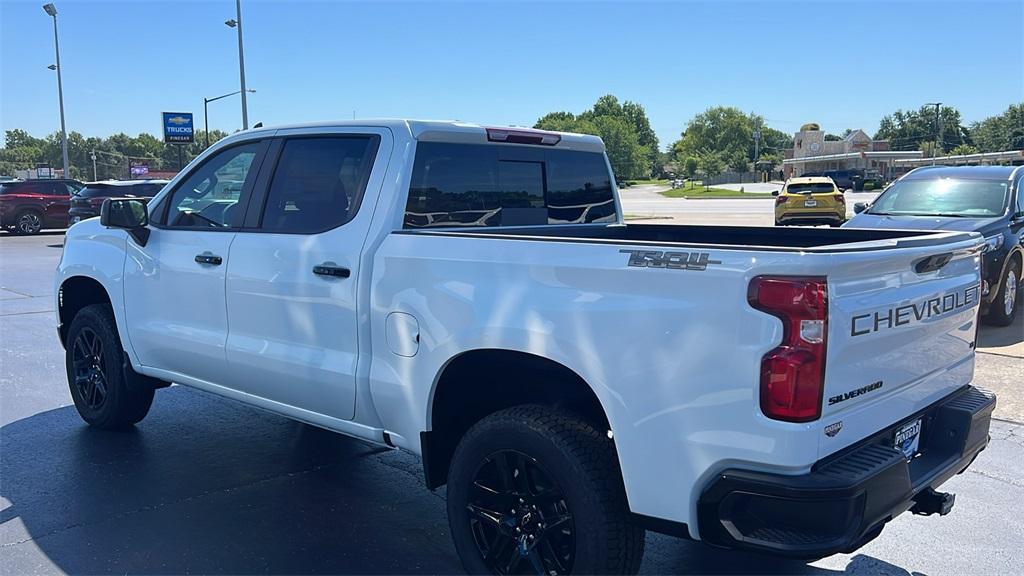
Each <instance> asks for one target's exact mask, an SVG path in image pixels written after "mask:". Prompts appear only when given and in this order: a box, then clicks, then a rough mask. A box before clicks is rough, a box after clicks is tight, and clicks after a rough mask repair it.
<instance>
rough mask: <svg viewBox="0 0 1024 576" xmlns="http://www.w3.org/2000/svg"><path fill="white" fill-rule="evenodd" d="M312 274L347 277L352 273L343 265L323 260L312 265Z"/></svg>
mask: <svg viewBox="0 0 1024 576" xmlns="http://www.w3.org/2000/svg"><path fill="white" fill-rule="evenodd" d="M313 274H316V275H317V276H331V277H333V278H348V277H349V276H351V275H352V271H351V270H349V269H348V268H345V267H344V266H338V265H337V264H335V263H334V262H324V263H323V264H320V265H318V266H313Z"/></svg>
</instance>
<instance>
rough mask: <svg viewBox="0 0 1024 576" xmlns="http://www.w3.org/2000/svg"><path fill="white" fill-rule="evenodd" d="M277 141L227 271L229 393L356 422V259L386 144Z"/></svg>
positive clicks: (353, 134) (385, 136) (345, 135)
mask: <svg viewBox="0 0 1024 576" xmlns="http://www.w3.org/2000/svg"><path fill="white" fill-rule="evenodd" d="M278 136H279V139H278V140H276V141H275V142H274V144H273V146H272V148H271V153H270V154H269V155H268V158H267V160H266V162H265V163H264V168H263V170H262V171H261V174H260V178H259V182H260V183H261V185H258V187H257V188H258V191H257V192H256V193H255V194H254V196H253V198H252V200H251V202H250V205H249V210H248V212H247V216H246V223H245V226H244V227H243V228H242V230H240V231H239V233H238V236H237V237H236V238H235V240H234V243H233V244H232V246H231V254H230V259H229V263H228V266H227V309H228V310H227V316H228V324H229V326H230V330H229V333H228V339H227V362H228V367H229V373H230V378H231V380H230V386H231V387H232V388H234V389H236V390H239V391H242V392H246V393H249V394H252V395H254V396H257V397H260V398H264V399H267V400H271V401H273V402H276V403H278V404H282V405H285V406H291V407H295V408H299V409H302V410H306V411H310V412H314V413H317V414H322V415H325V416H329V417H332V418H338V419H352V417H353V415H354V411H355V393H356V367H357V360H358V358H359V352H360V345H361V343H360V341H359V332H360V331H359V326H360V321H359V314H360V313H361V314H363V315H366V314H368V312H367V311H365V310H362V311H361V310H359V307H360V306H361V303H360V301H359V298H358V295H359V283H360V281H361V278H362V275H363V271H362V266H361V265H360V259H361V256H362V252H363V244H364V242H365V241H366V237H367V231H368V230H369V226H370V221H371V217H372V215H373V209H374V204H375V202H376V200H377V196H378V193H379V191H380V187H381V184H382V182H383V174H384V171H385V170H386V168H387V158H388V157H389V155H390V153H391V147H392V138H391V134H390V132H389V131H387V130H382V129H358V128H344V129H342V128H339V129H336V130H334V131H333V132H331V133H329V134H324V133H323V129H318V130H317V132H316V133H315V134H310V133H304V131H303V130H295V131H281V132H279V133H278ZM362 345H363V346H367V345H368V344H366V343H362Z"/></svg>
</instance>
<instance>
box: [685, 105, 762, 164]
mask: <svg viewBox="0 0 1024 576" xmlns="http://www.w3.org/2000/svg"><path fill="white" fill-rule="evenodd" d="M753 134H754V131H753V125H752V122H751V119H750V117H748V116H747V115H746V114H744V113H743V112H742V111H740V109H739V108H732V107H725V106H715V107H712V108H708V109H707V110H705V111H704V112H701V113H700V114H698V115H697V116H695V117H694V118H693V119H692V120H690V122H689V124H687V125H686V130H685V131H684V132H683V133H682V138H681V139H680V140H679V142H677V143H676V145H675V146H674V148H675V149H676V151H677V156H682V157H686V156H687V155H691V154H697V153H699V152H701V151H711V152H715V153H719V154H724V155H726V156H728V155H730V154H732V153H734V152H740V153H746V151H747V149H748V148H749V147H751V146H753Z"/></svg>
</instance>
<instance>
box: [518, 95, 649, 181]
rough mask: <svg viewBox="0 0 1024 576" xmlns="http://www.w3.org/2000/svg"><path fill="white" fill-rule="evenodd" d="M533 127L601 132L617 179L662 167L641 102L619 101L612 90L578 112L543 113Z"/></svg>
mask: <svg viewBox="0 0 1024 576" xmlns="http://www.w3.org/2000/svg"><path fill="white" fill-rule="evenodd" d="M534 128H538V129H541V130H555V131H560V132H578V133H581V134H594V135H597V136H600V137H601V139H602V140H604V145H605V149H606V151H607V153H608V161H609V162H610V163H611V165H612V170H613V171H614V172H615V177H616V178H618V179H623V180H630V179H636V178H646V177H648V176H649V175H651V174H652V173H660V171H661V164H662V162H660V159H659V155H658V138H657V136H655V134H654V130H652V129H651V123H650V121H649V120H648V119H647V114H646V112H645V111H644V108H643V106H641V105H639V104H636V103H634V102H628V101H627V102H626V103H625V104H620V103H619V99H618V98H616V97H615V96H613V95H611V94H607V95H605V96H601V97H600V98H598V99H597V102H595V103H594V106H593V108H591V109H590V110H586V111H584V112H582V113H581V114H579V115H574V114H573V113H571V112H551V113H549V114H545V115H544V116H542V117H541V118H540V119H538V120H537V122H536V123H535V124H534Z"/></svg>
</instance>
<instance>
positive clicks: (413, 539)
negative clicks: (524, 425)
mask: <svg viewBox="0 0 1024 576" xmlns="http://www.w3.org/2000/svg"><path fill="white" fill-rule="evenodd" d="M0 446H2V450H0V478H2V484H0V496H2V498H3V499H4V500H5V501H6V502H4V504H7V503H9V505H8V507H7V508H5V509H4V510H2V511H0V546H3V547H4V550H5V552H4V557H5V560H4V564H5V572H6V571H10V572H11V573H22V572H28V571H30V570H40V569H41V570H42V571H47V572H51V571H55V570H60V571H63V572H68V573H139V574H156V573H160V574H166V573H185V572H190V573H214V574H227V573H230V574H242V573H253V574H255V573H273V574H278V573H289V574H323V573H331V574H357V573H358V574H394V573H401V574H426V573H432V574H437V573H457V572H461V566H460V564H459V562H458V559H457V557H456V555H455V551H454V548H453V546H452V544H451V540H450V537H449V535H448V526H447V520H446V515H445V501H444V497H443V496H444V492H443V490H441V491H439V492H434V493H432V492H429V491H427V490H426V488H425V487H424V485H423V479H422V469H421V468H420V464H419V461H418V460H417V459H416V458H415V457H413V456H410V455H407V454H404V453H401V452H396V451H390V450H384V449H381V448H378V447H375V446H372V445H369V444H366V443H363V442H360V441H357V440H352V439H348V438H345V437H342V436H338V435H336V434H332V433H329V432H325V431H322V430H319V429H316V428H313V427H310V426H306V425H303V424H298V423H295V422H292V421H289V420H286V419H284V418H280V417H278V416H275V415H271V414H267V413H264V412H261V411H258V410H255V409H253V408H249V407H246V406H242V405H240V404H236V403H233V402H230V401H227V400H223V399H220V398H218V397H216V396H213V395H210V394H206V393H203V392H199V391H196V390H191V389H187V388H182V387H172V388H169V389H167V390H162V391H160V392H159V393H158V394H157V398H156V400H155V402H154V405H153V410H152V412H151V413H150V415H149V416H148V417H147V419H146V420H145V421H143V422H142V423H141V424H140V425H139V426H138V427H136V428H135V429H133V430H129V431H126V432H100V431H95V430H92V429H89V428H88V427H86V426H85V425H84V423H82V422H81V420H80V419H79V418H78V414H77V412H76V411H75V409H74V407H71V406H68V407H64V408H58V409H54V410H50V411H47V412H42V413H39V414H36V415H34V416H31V417H28V418H25V419H23V420H19V421H16V422H13V423H10V424H8V425H6V426H3V427H2V428H0ZM39 552H42V554H44V555H45V557H46V558H45V560H44V559H40V558H39ZM46 561H48V562H49V563H51V564H52V565H47V564H45V562H46ZM41 563H42V564H41ZM643 571H644V572H647V573H669V572H671V573H684V574H691V573H692V574H698V573H699V574H710V573H719V574H739V573H762V574H769V573H770V574H794V573H801V574H823V573H833V571H829V570H822V569H819V568H816V567H813V566H809V565H806V564H802V563H799V562H787V561H779V560H776V559H772V558H766V557H761V556H756V555H750V554H737V553H733V552H724V551H718V550H713V549H710V548H708V547H706V546H704V545H701V544H699V543H693V542H682V541H679V540H675V539H672V538H668V537H664V536H660V535H656V534H650V535H649V536H648V553H647V556H646V558H645V562H644V566H643ZM847 571H849V572H858V573H872V572H878V573H886V574H906V572H905V571H903V570H901V569H899V568H897V567H895V566H891V565H889V564H886V563H884V562H881V561H878V560H874V559H872V558H868V557H862V556H858V557H855V558H854V560H853V561H852V562H851V563H850V567H849V568H848V569H847Z"/></svg>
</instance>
